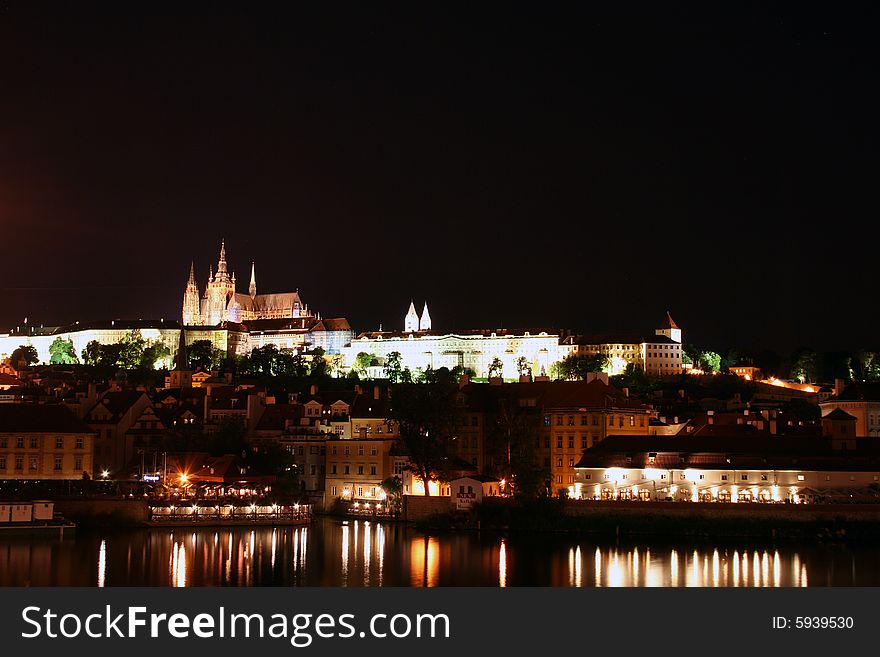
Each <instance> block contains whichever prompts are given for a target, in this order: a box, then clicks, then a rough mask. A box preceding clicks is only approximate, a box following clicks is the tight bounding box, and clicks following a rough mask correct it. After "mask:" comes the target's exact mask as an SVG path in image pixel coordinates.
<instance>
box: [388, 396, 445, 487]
mask: <svg viewBox="0 0 880 657" xmlns="http://www.w3.org/2000/svg"><path fill="white" fill-rule="evenodd" d="M457 393H458V386H456V385H455V384H454V383H451V382H450V383H435V384H432V385H419V384H414V383H407V384H399V385H396V386H395V387H394V388H393V392H392V405H391V413H390V415H391V419H392V420H394V421H395V422H397V424H398V426H399V431H400V440H401V442H402V443H403V444H404V446H405V447H406V449H407V452H408V454H409V460H410V464H409V468H410V470H411V471H412V472H413V473H414V474H415V475H416V476H417V477H418V478H419V479H421V480H422V481H423V482H424V484H425V495H430V490H429V486H428V484H429V483H430V482H432V481H438V480H441V481H442V480H444V479H445V477H446V476H447V475H446V473H447V471H448V467H449V457H450V455H451V450H450V446H451V441H452V437H453V435H454V433H455V427H457V426H458V425H459V416H460V415H461V409H460V407H459V405H458V404H457V400H456V395H457Z"/></svg>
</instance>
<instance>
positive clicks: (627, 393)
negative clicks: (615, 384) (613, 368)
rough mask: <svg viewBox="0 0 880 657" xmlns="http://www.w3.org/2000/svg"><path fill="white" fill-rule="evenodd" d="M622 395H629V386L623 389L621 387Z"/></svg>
mask: <svg viewBox="0 0 880 657" xmlns="http://www.w3.org/2000/svg"><path fill="white" fill-rule="evenodd" d="M623 396H624V397H629V388H624V389H623Z"/></svg>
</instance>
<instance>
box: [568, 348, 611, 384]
mask: <svg viewBox="0 0 880 657" xmlns="http://www.w3.org/2000/svg"><path fill="white" fill-rule="evenodd" d="M606 367H608V356H606V355H604V354H590V355H587V354H569V355H568V356H566V357H565V359H564V360H563V361H562V363H561V364H560V366H559V373H560V374H561V375H562V376H561V378H563V379H568V380H569V381H584V380H586V378H587V374H589V373H590V372H601V371H603V370H604V369H605V368H606Z"/></svg>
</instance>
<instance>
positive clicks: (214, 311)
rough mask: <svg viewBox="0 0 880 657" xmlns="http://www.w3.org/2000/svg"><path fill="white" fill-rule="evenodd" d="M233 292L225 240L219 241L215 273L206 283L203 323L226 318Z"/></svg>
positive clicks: (216, 322) (233, 287)
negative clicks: (206, 295)
mask: <svg viewBox="0 0 880 657" xmlns="http://www.w3.org/2000/svg"><path fill="white" fill-rule="evenodd" d="M233 294H235V281H234V280H233V278H232V277H230V276H229V271H228V269H227V266H226V242H225V240H224V241H221V242H220V260H219V261H218V262H217V273H215V274H214V276H213V278H212V279H211V281H210V282H209V283H208V312H207V316H206V317H205V318H204V323H205V324H206V325H208V326H216V325H217V324H219V323H220V322H224V321H226V320H227V319H228V317H227V316H226V306H227V304H228V303H229V299H230V297H232V295H233Z"/></svg>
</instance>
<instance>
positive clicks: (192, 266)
mask: <svg viewBox="0 0 880 657" xmlns="http://www.w3.org/2000/svg"><path fill="white" fill-rule="evenodd" d="M186 284H187V285H195V284H196V268H195V264H194V263H193V262H192V261H190V263H189V280H188V281H187V282H186Z"/></svg>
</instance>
